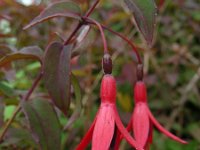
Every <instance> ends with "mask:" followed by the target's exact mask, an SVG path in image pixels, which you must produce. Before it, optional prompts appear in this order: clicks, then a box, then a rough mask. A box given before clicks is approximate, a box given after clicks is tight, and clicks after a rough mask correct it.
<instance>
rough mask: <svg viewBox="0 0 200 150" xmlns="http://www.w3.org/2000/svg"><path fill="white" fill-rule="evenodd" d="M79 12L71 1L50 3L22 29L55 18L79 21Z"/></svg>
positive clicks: (77, 7)
mask: <svg viewBox="0 0 200 150" xmlns="http://www.w3.org/2000/svg"><path fill="white" fill-rule="evenodd" d="M80 16H81V10H80V8H79V6H78V5H77V4H76V3H75V2H73V1H69V0H68V1H59V2H55V3H52V4H51V5H49V6H48V7H47V8H46V9H44V10H43V11H42V12H41V13H40V14H39V15H38V16H37V17H36V18H34V19H33V20H32V21H31V22H30V23H29V24H28V25H26V26H25V27H24V29H27V28H30V27H32V26H34V25H36V24H38V23H41V22H43V21H46V20H48V19H51V18H55V17H71V18H75V19H80Z"/></svg>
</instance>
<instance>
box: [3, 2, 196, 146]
mask: <svg viewBox="0 0 200 150" xmlns="http://www.w3.org/2000/svg"><path fill="white" fill-rule="evenodd" d="M24 2H25V3H24ZM24 2H23V1H22V0H17V1H13V0H3V1H0V57H3V54H4V53H3V51H7V50H9V49H16V50H19V49H21V48H23V47H25V46H33V45H38V46H39V47H40V48H41V49H43V50H44V49H45V47H46V46H47V44H48V42H49V41H50V40H51V38H55V34H54V32H56V33H58V34H59V35H60V36H62V37H64V38H65V39H66V38H67V37H68V35H69V34H70V33H71V31H72V30H73V27H74V26H75V25H76V24H77V22H76V21H74V20H73V19H69V18H67V19H65V18H56V19H52V20H51V21H48V22H46V23H43V24H40V25H37V26H35V27H33V28H31V29H28V30H23V29H22V28H23V27H24V26H25V25H26V24H27V23H28V22H30V21H31V20H32V19H33V18H34V17H35V16H37V15H38V14H39V13H40V11H41V10H43V9H44V8H45V7H46V5H47V4H49V3H51V2H53V0H52V1H48V0H32V1H30V3H28V2H29V0H26V1H24ZM76 2H78V3H79V4H80V6H81V8H82V9H83V11H86V10H87V9H88V7H89V4H91V2H92V0H76ZM156 2H157V4H158V7H159V12H158V16H157V27H156V35H155V40H154V44H153V46H152V48H148V47H147V45H146V43H145V41H144V40H142V38H141V36H140V34H139V33H138V31H137V28H136V27H135V25H134V19H133V18H132V17H131V14H130V13H129V12H128V9H127V8H126V6H125V5H124V3H123V1H122V0H120V1H116V0H101V3H100V4H99V5H98V7H97V8H96V10H95V12H94V13H93V15H92V17H93V18H95V19H97V20H98V21H100V22H101V23H102V24H104V25H106V26H108V27H110V28H112V29H113V30H115V31H117V32H120V33H122V34H123V35H125V36H126V37H128V38H129V39H131V40H132V42H134V44H135V45H136V46H137V47H138V49H139V51H140V53H141V54H142V56H143V62H144V70H145V82H146V83H147V87H148V97H149V105H150V108H151V110H152V112H153V114H154V115H155V117H156V118H157V119H158V120H159V121H160V122H161V123H162V124H163V125H164V126H165V127H166V128H167V129H168V130H170V131H171V132H173V133H174V134H176V135H178V136H180V137H182V138H183V139H186V140H187V141H188V142H189V144H188V145H181V144H179V143H176V142H174V141H172V140H170V139H168V138H166V137H165V136H163V135H162V134H161V133H159V132H158V131H157V130H155V131H154V141H153V145H152V147H151V149H153V150H200V115H199V112H200V59H199V58H200V0H173V1H172V0H166V1H164V4H162V5H161V3H160V1H159V0H157V1H156ZM105 33H106V38H107V40H108V43H109V50H110V52H111V53H112V57H113V66H114V68H113V75H114V76H115V77H116V79H117V87H118V92H117V105H118V109H119V113H120V116H121V118H122V120H123V122H124V124H125V125H126V124H127V123H128V121H129V119H130V116H131V113H132V110H133V106H134V103H133V90H132V88H133V84H134V83H135V80H136V77H135V66H136V57H135V54H134V53H133V52H132V51H131V49H130V47H129V46H128V45H127V43H125V42H124V41H122V40H121V39H120V38H118V37H116V36H114V35H112V34H111V33H108V32H105ZM76 51H78V52H79V53H80V56H78V57H75V58H74V59H73V61H72V67H73V69H72V71H73V73H74V74H75V75H76V76H77V78H78V80H79V83H80V86H81V89H82V104H83V106H82V110H81V114H80V117H77V118H76V121H75V122H74V123H73V124H72V125H69V126H68V127H67V129H66V130H65V131H63V134H62V149H65V150H72V149H74V147H75V146H76V145H77V144H78V143H79V141H80V140H81V138H82V137H83V135H84V133H85V132H86V131H87V129H88V128H89V126H90V124H91V122H92V120H93V118H94V116H95V114H96V112H97V109H98V106H99V102H100V99H99V87H100V81H101V77H102V71H101V58H102V55H103V46H102V41H101V38H100V35H99V32H98V31H97V30H96V29H94V28H91V29H90V32H89V34H88V35H87V37H86V38H85V39H84V41H83V42H82V43H81V44H80V45H78V47H76ZM39 68H40V64H39V63H38V62H34V61H27V60H26V61H16V62H15V63H11V64H9V65H7V66H6V67H4V68H1V70H0V79H1V80H0V127H1V128H2V127H3V125H4V124H5V122H6V121H7V120H8V119H9V118H10V117H11V116H12V113H13V111H14V110H15V108H16V107H17V105H18V104H19V102H20V99H21V97H22V96H23V95H24V94H25V93H26V91H27V90H28V89H29V88H30V86H31V84H32V82H33V80H34V78H35V77H36V76H37V74H38V72H39ZM52 86H53V85H52ZM40 96H44V97H48V94H47V92H46V89H45V88H44V85H43V82H40V85H39V86H38V88H37V90H36V91H35V92H34V93H33V94H32V96H31V98H35V97H40ZM75 107H76V105H75V103H74V97H73V95H72V104H71V106H70V113H69V115H68V117H70V116H71V114H72V113H73V110H74V109H75ZM57 112H58V116H59V120H60V123H61V125H62V126H63V127H64V126H65V125H66V124H67V122H68V118H66V117H65V116H64V115H63V114H62V113H60V112H59V111H57ZM0 149H8V150H13V149H37V144H36V143H35V142H34V140H33V139H32V136H31V133H30V130H29V126H28V123H27V121H26V119H25V118H24V115H23V114H22V113H19V114H18V115H17V117H16V118H15V120H14V121H13V123H12V125H11V127H10V128H9V130H8V132H7V134H6V137H5V140H4V141H3V142H2V143H1V144H0ZM121 149H124V150H128V149H130V147H129V146H128V144H127V143H126V142H125V141H123V143H122V145H121Z"/></svg>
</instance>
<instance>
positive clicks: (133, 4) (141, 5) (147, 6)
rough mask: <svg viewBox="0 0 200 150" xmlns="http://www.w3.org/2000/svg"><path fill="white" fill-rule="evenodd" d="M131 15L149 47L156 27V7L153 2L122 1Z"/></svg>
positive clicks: (149, 0)
mask: <svg viewBox="0 0 200 150" xmlns="http://www.w3.org/2000/svg"><path fill="white" fill-rule="evenodd" d="M124 2H125V3H126V5H127V6H128V8H129V9H130V11H131V12H132V13H133V15H134V18H135V21H136V24H137V27H138V28H139V31H140V32H141V33H142V35H143V36H144V38H145V40H146V41H147V44H148V45H149V46H151V44H152V42H153V37H154V29H155V25H156V15H157V7H156V4H155V2H154V0H124Z"/></svg>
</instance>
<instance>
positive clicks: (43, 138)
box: [21, 99, 61, 150]
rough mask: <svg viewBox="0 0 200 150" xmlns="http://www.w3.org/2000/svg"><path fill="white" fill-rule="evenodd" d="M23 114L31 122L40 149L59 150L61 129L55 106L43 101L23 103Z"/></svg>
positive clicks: (33, 134) (36, 100)
mask: <svg viewBox="0 0 200 150" xmlns="http://www.w3.org/2000/svg"><path fill="white" fill-rule="evenodd" d="M21 107H22V110H23V112H24V113H25V116H26V118H27V119H28V121H29V124H30V128H31V131H32V136H33V138H34V140H35V141H36V143H38V144H39V146H40V149H42V150H50V149H55V150H59V149H60V145H61V128H60V124H59V121H58V118H57V115H56V113H55V110H54V108H53V106H52V105H51V104H50V103H49V102H48V101H47V100H43V99H35V100H32V101H23V102H22V103H21Z"/></svg>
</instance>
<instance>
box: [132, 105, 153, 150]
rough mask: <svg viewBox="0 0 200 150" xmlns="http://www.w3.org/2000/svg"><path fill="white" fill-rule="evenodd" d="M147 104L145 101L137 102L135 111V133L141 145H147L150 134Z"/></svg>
mask: <svg viewBox="0 0 200 150" xmlns="http://www.w3.org/2000/svg"><path fill="white" fill-rule="evenodd" d="M146 109H147V106H146V104H145V103H143V102H139V103H138V104H136V106H135V109H134V113H133V124H132V125H133V127H132V128H133V133H134V136H135V140H136V141H137V143H138V144H139V145H140V146H141V147H143V148H144V147H145V145H146V143H147V139H148V136H149V127H150V124H149V122H150V121H149V116H148V111H147V110H146Z"/></svg>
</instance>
